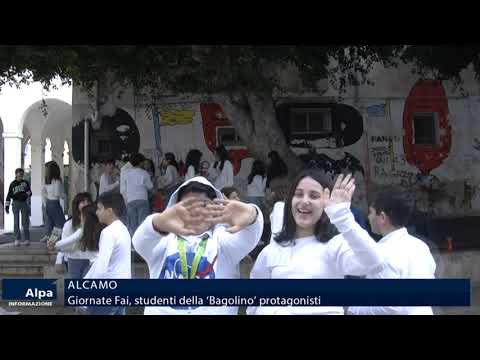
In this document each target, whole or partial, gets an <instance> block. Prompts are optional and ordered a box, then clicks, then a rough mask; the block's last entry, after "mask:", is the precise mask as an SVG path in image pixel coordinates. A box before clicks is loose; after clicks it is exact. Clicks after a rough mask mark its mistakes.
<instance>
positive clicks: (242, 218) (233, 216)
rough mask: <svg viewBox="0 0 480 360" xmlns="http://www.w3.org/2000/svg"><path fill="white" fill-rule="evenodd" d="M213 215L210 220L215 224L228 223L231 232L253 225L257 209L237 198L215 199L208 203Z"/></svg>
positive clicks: (228, 229)
mask: <svg viewBox="0 0 480 360" xmlns="http://www.w3.org/2000/svg"><path fill="white" fill-rule="evenodd" d="M207 209H208V210H209V212H210V214H211V215H212V216H211V217H210V218H209V219H208V220H209V221H211V222H212V223H213V224H227V225H229V227H228V228H227V231H228V232H229V233H236V232H238V231H240V230H242V229H243V228H245V227H247V226H248V225H251V224H252V223H253V222H254V221H255V219H256V218H257V210H256V208H255V207H254V206H252V205H250V204H246V203H243V202H241V201H237V200H221V199H215V200H214V201H213V203H212V204H209V205H207Z"/></svg>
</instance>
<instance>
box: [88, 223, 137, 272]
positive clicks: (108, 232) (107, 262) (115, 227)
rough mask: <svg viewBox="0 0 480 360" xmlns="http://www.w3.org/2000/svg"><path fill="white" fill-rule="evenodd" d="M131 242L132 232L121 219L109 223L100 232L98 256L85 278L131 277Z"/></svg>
mask: <svg viewBox="0 0 480 360" xmlns="http://www.w3.org/2000/svg"><path fill="white" fill-rule="evenodd" d="M131 243H132V240H131V238H130V233H129V232H128V229H127V228H126V226H125V225H124V224H123V223H122V222H121V221H120V220H115V221H114V222H113V223H111V224H110V225H108V226H107V227H106V228H105V229H103V230H102V232H101V234H100V243H99V251H98V257H97V259H96V260H95V261H94V263H93V264H92V267H91V268H90V270H89V271H88V273H87V274H86V275H85V277H84V278H85V279H130V278H131V277H132V266H131V258H132V251H131V246H132V245H131Z"/></svg>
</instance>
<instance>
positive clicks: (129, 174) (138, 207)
mask: <svg viewBox="0 0 480 360" xmlns="http://www.w3.org/2000/svg"><path fill="white" fill-rule="evenodd" d="M143 160H145V158H144V157H143V155H141V154H133V155H132V157H131V159H130V163H131V164H132V166H133V167H132V168H131V169H128V170H126V171H125V174H124V175H125V183H126V195H127V199H128V202H127V218H128V230H129V231H130V234H131V235H133V234H134V233H135V230H137V228H138V226H139V225H140V224H141V223H142V222H143V220H145V218H146V217H147V216H148V215H149V214H150V203H149V202H148V192H149V191H152V190H153V184H152V180H151V179H150V175H149V174H148V172H146V171H145V170H143V169H142V168H141V165H142V162H143Z"/></svg>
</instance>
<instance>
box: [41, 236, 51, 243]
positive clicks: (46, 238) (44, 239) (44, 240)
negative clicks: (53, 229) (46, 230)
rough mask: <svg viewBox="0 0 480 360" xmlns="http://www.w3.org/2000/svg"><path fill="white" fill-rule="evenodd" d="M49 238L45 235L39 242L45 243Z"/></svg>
mask: <svg viewBox="0 0 480 360" xmlns="http://www.w3.org/2000/svg"><path fill="white" fill-rule="evenodd" d="M49 238H50V236H48V235H45V236H44V237H42V238H41V239H40V240H39V241H40V242H47V240H48V239H49Z"/></svg>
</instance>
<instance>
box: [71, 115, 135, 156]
mask: <svg viewBox="0 0 480 360" xmlns="http://www.w3.org/2000/svg"><path fill="white" fill-rule="evenodd" d="M84 124H85V120H82V121H81V122H80V123H79V124H78V125H76V126H74V127H73V128H72V156H73V159H74V160H75V161H76V162H77V163H83V162H84V152H83V147H84V142H85V137H84ZM89 144H90V149H89V150H90V151H89V154H90V163H91V164H93V163H99V162H103V161H105V160H107V159H109V158H114V159H117V160H120V159H121V157H122V155H126V154H132V153H135V152H138V149H139V147H140V132H139V130H138V127H137V125H136V124H135V121H134V120H133V119H132V117H131V116H130V115H129V114H128V113H127V112H126V111H125V110H123V109H120V108H117V110H116V112H115V114H114V116H111V117H110V116H103V117H102V123H101V127H100V129H98V130H93V129H92V128H91V127H90V143H89Z"/></svg>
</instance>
